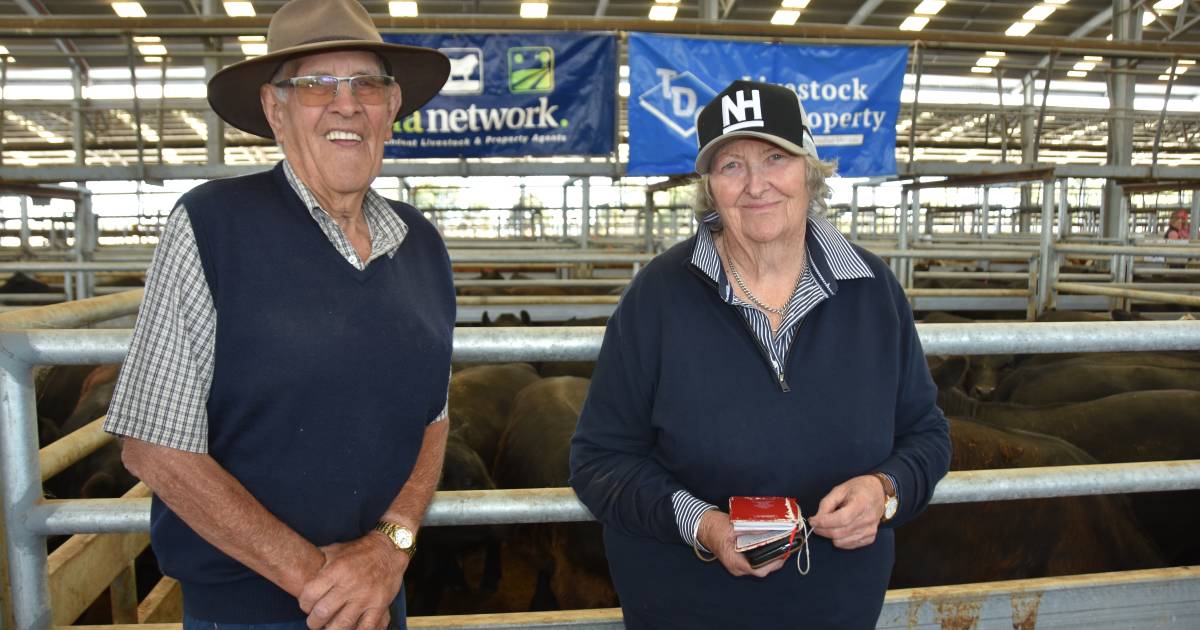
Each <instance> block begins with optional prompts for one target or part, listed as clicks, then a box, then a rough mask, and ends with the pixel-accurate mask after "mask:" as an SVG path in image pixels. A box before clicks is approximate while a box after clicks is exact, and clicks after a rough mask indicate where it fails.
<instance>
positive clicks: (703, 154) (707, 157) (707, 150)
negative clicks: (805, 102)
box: [696, 130, 815, 175]
mask: <svg viewBox="0 0 1200 630" xmlns="http://www.w3.org/2000/svg"><path fill="white" fill-rule="evenodd" d="M738 138H754V139H756V140H763V141H766V142H770V143H771V144H774V145H776V146H778V147H779V148H781V149H783V150H785V151H787V152H788V153H791V154H792V155H815V154H814V153H813V152H812V151H810V150H808V149H806V148H804V147H802V146H800V145H798V144H796V143H795V142H792V141H791V140H785V139H783V138H780V137H779V136H776V135H773V134H769V133H763V132H761V131H749V130H746V131H732V132H730V133H727V134H724V135H722V136H721V137H719V138H716V139H715V140H713V141H712V142H709V143H708V144H707V145H705V147H704V148H703V149H700V152H699V153H697V154H696V172H697V173H699V174H700V175H705V174H707V173H708V171H709V168H708V167H709V166H711V165H710V164H709V162H712V158H713V156H714V155H716V154H717V150H718V149H720V148H721V147H722V146H725V144H726V143H727V142H729V141H730V140H737V139H738Z"/></svg>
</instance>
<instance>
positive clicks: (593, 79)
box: [384, 33, 617, 158]
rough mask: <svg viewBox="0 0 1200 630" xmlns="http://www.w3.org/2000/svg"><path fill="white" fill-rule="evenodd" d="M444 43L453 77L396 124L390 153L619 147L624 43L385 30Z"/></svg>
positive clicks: (564, 36) (560, 152) (401, 39)
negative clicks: (616, 131)
mask: <svg viewBox="0 0 1200 630" xmlns="http://www.w3.org/2000/svg"><path fill="white" fill-rule="evenodd" d="M384 39H385V40H386V41H389V42H392V43H396V44H408V45H412V46H426V47H428V48H436V49H438V50H440V51H442V52H443V53H445V54H446V56H447V57H449V58H450V79H449V80H448V81H446V85H445V87H443V88H442V91H441V92H440V93H439V94H438V95H437V96H436V97H434V99H433V100H432V101H430V102H429V103H428V104H427V105H425V106H424V107H422V108H421V109H420V110H419V111H417V112H415V113H414V114H412V115H410V116H408V117H407V118H405V119H404V120H402V121H400V122H399V123H396V125H395V127H394V128H393V134H392V139H391V140H390V141H389V142H388V144H387V146H386V147H385V149H384V155H385V156H386V157H396V158H441V157H520V156H538V157H549V156H596V155H599V156H604V155H610V154H611V153H612V152H613V148H614V147H613V145H614V126H615V124H616V107H617V105H616V100H617V96H616V92H617V83H616V82H617V79H616V74H617V43H616V38H615V37H614V36H612V35H602V34H588V33H547V34H535V33H530V34H505V35H475V34H472V35H391V34H389V35H384Z"/></svg>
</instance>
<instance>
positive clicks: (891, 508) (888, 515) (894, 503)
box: [873, 472, 900, 523]
mask: <svg viewBox="0 0 1200 630" xmlns="http://www.w3.org/2000/svg"><path fill="white" fill-rule="evenodd" d="M873 474H874V475H875V477H876V478H878V479H879V483H881V484H883V518H880V519H879V522H880V523H886V522H888V521H890V520H892V518H893V517H895V516H896V510H898V509H900V500H899V499H897V498H896V484H894V483H892V478H891V477H890V476H888V475H886V474H884V473H881V472H877V473H873Z"/></svg>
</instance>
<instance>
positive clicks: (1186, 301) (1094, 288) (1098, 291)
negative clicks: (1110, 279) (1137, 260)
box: [1054, 282, 1200, 307]
mask: <svg viewBox="0 0 1200 630" xmlns="http://www.w3.org/2000/svg"><path fill="white" fill-rule="evenodd" d="M1196 288H1197V289H1198V290H1200V286H1198V287H1196ZM1054 290H1055V291H1058V292H1060V293H1077V294H1082V295H1108V296H1112V297H1122V298H1131V299H1135V300H1142V301H1145V302H1160V303H1163V304H1182V305H1184V306H1196V307H1200V296H1198V295H1182V294H1180V293H1170V292H1167V291H1146V290H1142V289H1126V288H1123V287H1106V286H1100V285H1095V284H1086V283H1082V282H1055V283H1054Z"/></svg>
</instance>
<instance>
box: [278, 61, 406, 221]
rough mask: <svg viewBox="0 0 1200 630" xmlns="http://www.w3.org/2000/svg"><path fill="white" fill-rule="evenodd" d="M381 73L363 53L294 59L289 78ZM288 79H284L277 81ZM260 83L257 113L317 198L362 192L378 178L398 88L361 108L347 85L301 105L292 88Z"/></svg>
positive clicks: (398, 101) (393, 118) (399, 98)
mask: <svg viewBox="0 0 1200 630" xmlns="http://www.w3.org/2000/svg"><path fill="white" fill-rule="evenodd" d="M377 74H385V73H384V71H383V69H382V68H381V67H380V60H379V58H378V57H377V56H375V55H374V54H372V53H369V52H364V51H336V52H329V53H323V54H318V55H311V56H308V57H303V58H301V59H299V61H298V65H297V66H296V67H295V69H294V70H293V71H292V72H291V73H290V75H291V76H293V77H304V76H313V75H328V76H334V77H349V76H357V75H377ZM283 78H290V77H283ZM283 91H284V92H285V93H284V94H283V97H284V98H282V99H281V98H280V95H279V94H278V93H277V88H275V87H273V86H271V85H264V86H263V87H262V89H261V91H260V96H261V98H262V104H263V111H264V112H266V115H267V121H268V122H270V124H271V130H272V131H273V132H274V133H275V138H276V140H277V141H278V142H279V143H280V145H281V146H282V147H283V154H284V155H285V156H286V157H287V159H288V162H289V163H291V165H292V168H293V169H294V170H295V171H296V174H297V175H299V177H300V179H301V181H303V182H304V184H305V185H306V186H308V187H309V188H311V189H312V190H313V192H314V193H316V194H317V196H318V198H325V199H330V198H332V197H333V196H337V195H345V194H354V193H360V192H363V191H365V190H366V189H367V188H368V187H369V186H370V185H371V182H372V181H373V180H374V179H375V177H376V176H377V175H379V170H380V167H381V166H382V163H383V147H384V143H385V142H386V141H387V139H388V138H391V136H392V121H393V120H395V118H396V112H398V111H399V110H400V100H401V95H400V88H399V86H396V85H393V86H391V87H389V88H388V94H387V96H386V98H385V99H384V101H383V103H381V104H377V105H367V104H363V103H362V102H360V101H359V99H358V98H357V97H356V96H355V95H354V94H353V93H352V90H351V88H350V84H349V82H347V81H342V82H341V83H339V84H338V90H337V95H336V96H334V97H333V100H332V101H330V102H329V103H328V104H324V105H305V104H303V103H301V99H300V98H299V95H298V94H296V93H295V92H296V90H295V89H294V88H284V90H283Z"/></svg>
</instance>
